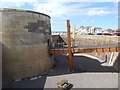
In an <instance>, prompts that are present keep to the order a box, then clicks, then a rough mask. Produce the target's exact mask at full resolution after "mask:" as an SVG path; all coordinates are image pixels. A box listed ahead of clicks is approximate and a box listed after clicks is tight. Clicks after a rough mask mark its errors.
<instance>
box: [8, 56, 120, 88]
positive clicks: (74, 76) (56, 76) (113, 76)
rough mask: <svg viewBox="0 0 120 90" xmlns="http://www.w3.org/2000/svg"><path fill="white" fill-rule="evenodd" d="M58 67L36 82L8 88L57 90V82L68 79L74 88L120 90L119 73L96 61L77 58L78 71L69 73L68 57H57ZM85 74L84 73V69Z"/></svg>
mask: <svg viewBox="0 0 120 90" xmlns="http://www.w3.org/2000/svg"><path fill="white" fill-rule="evenodd" d="M55 60H56V66H55V67H54V68H53V69H51V70H50V71H49V72H48V73H47V74H46V75H44V76H41V77H40V78H37V79H35V80H30V79H25V80H22V81H16V82H11V83H10V84H9V85H8V86H7V88H57V82H59V81H60V80H62V79H67V80H68V81H69V82H70V83H72V84H73V88H118V73H117V71H116V70H115V69H114V68H113V67H106V66H101V63H100V62H99V61H98V60H96V59H91V58H88V57H85V56H75V57H74V66H75V68H77V70H76V71H74V72H72V73H70V72H68V57H67V56H66V55H56V56H55ZM81 68H82V69H85V72H82V69H81Z"/></svg>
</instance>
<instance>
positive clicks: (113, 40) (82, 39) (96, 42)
mask: <svg viewBox="0 0 120 90" xmlns="http://www.w3.org/2000/svg"><path fill="white" fill-rule="evenodd" d="M61 37H62V39H63V40H64V41H65V42H66V43H67V35H61ZM71 37H72V35H71ZM71 41H72V40H71ZM119 43H120V37H118V36H103V35H99V36H96V35H75V46H78V47H80V48H95V47H113V46H114V47H117V46H119ZM87 54H89V55H92V56H95V57H97V58H98V59H100V60H102V61H105V60H107V62H106V63H108V65H110V66H113V67H114V68H115V69H116V70H117V71H119V70H120V69H119V66H120V65H119V60H120V53H119V52H105V53H103V52H99V53H96V52H93V53H87Z"/></svg>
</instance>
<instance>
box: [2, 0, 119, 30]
mask: <svg viewBox="0 0 120 90" xmlns="http://www.w3.org/2000/svg"><path fill="white" fill-rule="evenodd" d="M0 8H16V9H25V10H31V11H37V12H41V13H45V14H47V15H49V16H50V17H51V30H52V31H67V28H66V20H70V25H71V30H72V29H73V25H74V24H75V25H76V26H77V29H78V28H79V27H80V26H94V27H101V28H103V29H108V28H111V29H113V30H115V29H117V28H118V0H94V1H93V0H0Z"/></svg>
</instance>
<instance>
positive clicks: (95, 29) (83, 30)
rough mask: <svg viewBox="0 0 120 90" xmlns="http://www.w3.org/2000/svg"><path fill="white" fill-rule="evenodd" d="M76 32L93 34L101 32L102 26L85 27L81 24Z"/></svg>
mask: <svg viewBox="0 0 120 90" xmlns="http://www.w3.org/2000/svg"><path fill="white" fill-rule="evenodd" d="M76 33H77V34H81V35H89V34H92V35H95V34H97V33H102V28H100V27H93V26H87V27H84V26H81V27H80V28H79V29H78V30H77V31H76Z"/></svg>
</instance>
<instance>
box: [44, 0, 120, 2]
mask: <svg viewBox="0 0 120 90" xmlns="http://www.w3.org/2000/svg"><path fill="white" fill-rule="evenodd" d="M46 1H47V2H119V0H46Z"/></svg>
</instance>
